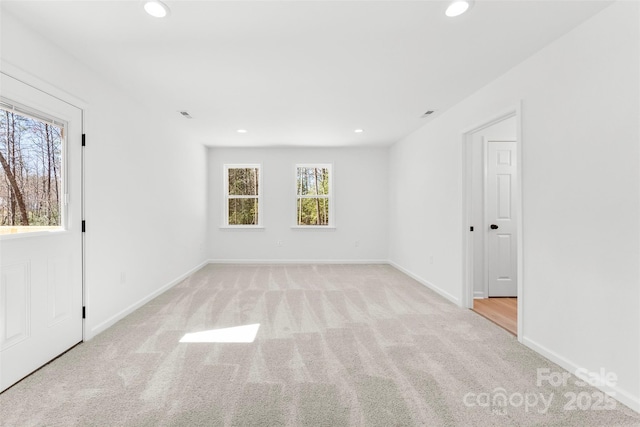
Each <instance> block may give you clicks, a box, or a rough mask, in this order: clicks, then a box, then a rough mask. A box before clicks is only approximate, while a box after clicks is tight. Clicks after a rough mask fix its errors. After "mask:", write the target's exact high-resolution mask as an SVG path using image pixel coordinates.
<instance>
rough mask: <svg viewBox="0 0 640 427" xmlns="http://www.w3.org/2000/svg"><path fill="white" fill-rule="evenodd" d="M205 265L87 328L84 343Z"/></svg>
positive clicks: (202, 263)
mask: <svg viewBox="0 0 640 427" xmlns="http://www.w3.org/2000/svg"><path fill="white" fill-rule="evenodd" d="M205 265H207V261H204V262H201V263H200V264H198V265H197V266H195V267H193V268H192V269H191V270H189V271H187V272H186V273H184V274H181V275H180V276H178V277H176V278H175V279H173V280H172V281H170V282H169V283H167V284H166V285H164V286H163V287H161V288H159V289H156V290H155V291H154V292H152V293H151V294H149V295H147V296H146V297H144V298H142V299H141V300H139V301H137V302H135V303H133V304H131V305H130V306H129V307H127V308H125V309H124V310H122V311H120V312H118V313H116V314H114V315H113V316H111V317H110V318H108V319H107V320H105V321H104V322H102V323H100V324H98V325H96V326H94V327H93V328H91V329H89V330H87V328H85V334H84V341H89V340H90V339H92V338H93V337H95V336H96V335H98V334H99V333H100V332H103V331H105V330H106V329H108V328H109V327H111V326H113V325H114V324H115V323H116V322H118V321H119V320H121V319H123V318H125V317H126V316H128V315H129V314H131V313H133V312H134V311H136V310H137V309H138V308H140V307H142V306H143V305H145V304H146V303H148V302H149V301H151V300H152V299H154V298H155V297H157V296H159V295H160V294H162V293H164V292H166V291H168V290H169V289H171V288H172V287H174V286H175V285H177V284H178V283H180V282H182V281H183V280H184V279H186V278H187V277H189V276H190V275H192V274H193V273H195V272H196V271H198V270H200V269H201V268H202V267H204V266H205Z"/></svg>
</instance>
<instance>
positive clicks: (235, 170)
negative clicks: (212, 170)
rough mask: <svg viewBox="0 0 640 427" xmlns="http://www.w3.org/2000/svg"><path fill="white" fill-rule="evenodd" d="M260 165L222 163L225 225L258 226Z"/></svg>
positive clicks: (259, 222)
mask: <svg viewBox="0 0 640 427" xmlns="http://www.w3.org/2000/svg"><path fill="white" fill-rule="evenodd" d="M261 178H262V176H261V174H260V165H224V188H225V190H224V192H225V226H238V227H246V226H260V225H261V224H262V215H261V212H260V209H261V206H262V203H261V200H260V198H261V196H260V192H261V188H262V184H261Z"/></svg>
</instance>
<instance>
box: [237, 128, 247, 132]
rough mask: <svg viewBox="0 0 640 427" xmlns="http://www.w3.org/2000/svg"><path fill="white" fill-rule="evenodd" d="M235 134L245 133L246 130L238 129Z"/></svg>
mask: <svg viewBox="0 0 640 427" xmlns="http://www.w3.org/2000/svg"><path fill="white" fill-rule="evenodd" d="M236 132H238V133H247V130H246V129H238V130H237V131H236Z"/></svg>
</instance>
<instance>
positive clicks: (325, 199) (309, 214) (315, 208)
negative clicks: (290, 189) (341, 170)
mask: <svg viewBox="0 0 640 427" xmlns="http://www.w3.org/2000/svg"><path fill="white" fill-rule="evenodd" d="M296 171H297V172H296V187H297V212H296V217H297V224H298V225H300V226H305V225H316V226H328V225H330V221H329V218H330V217H329V209H330V203H329V202H330V197H331V194H330V191H331V190H330V189H331V186H330V178H331V177H330V166H329V165H310V166H308V165H298V166H297V167H296Z"/></svg>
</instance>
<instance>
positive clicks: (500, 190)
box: [485, 139, 518, 297]
mask: <svg viewBox="0 0 640 427" xmlns="http://www.w3.org/2000/svg"><path fill="white" fill-rule="evenodd" d="M485 152H486V153H487V158H486V192H485V195H486V196H485V197H486V201H485V206H486V208H485V209H486V214H485V218H486V221H487V224H486V235H487V239H486V242H487V273H488V288H489V297H515V296H517V292H518V281H517V280H518V279H517V271H518V270H517V224H516V217H515V213H516V193H515V192H516V190H517V185H516V167H517V165H516V143H515V141H492V140H486V139H485Z"/></svg>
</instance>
